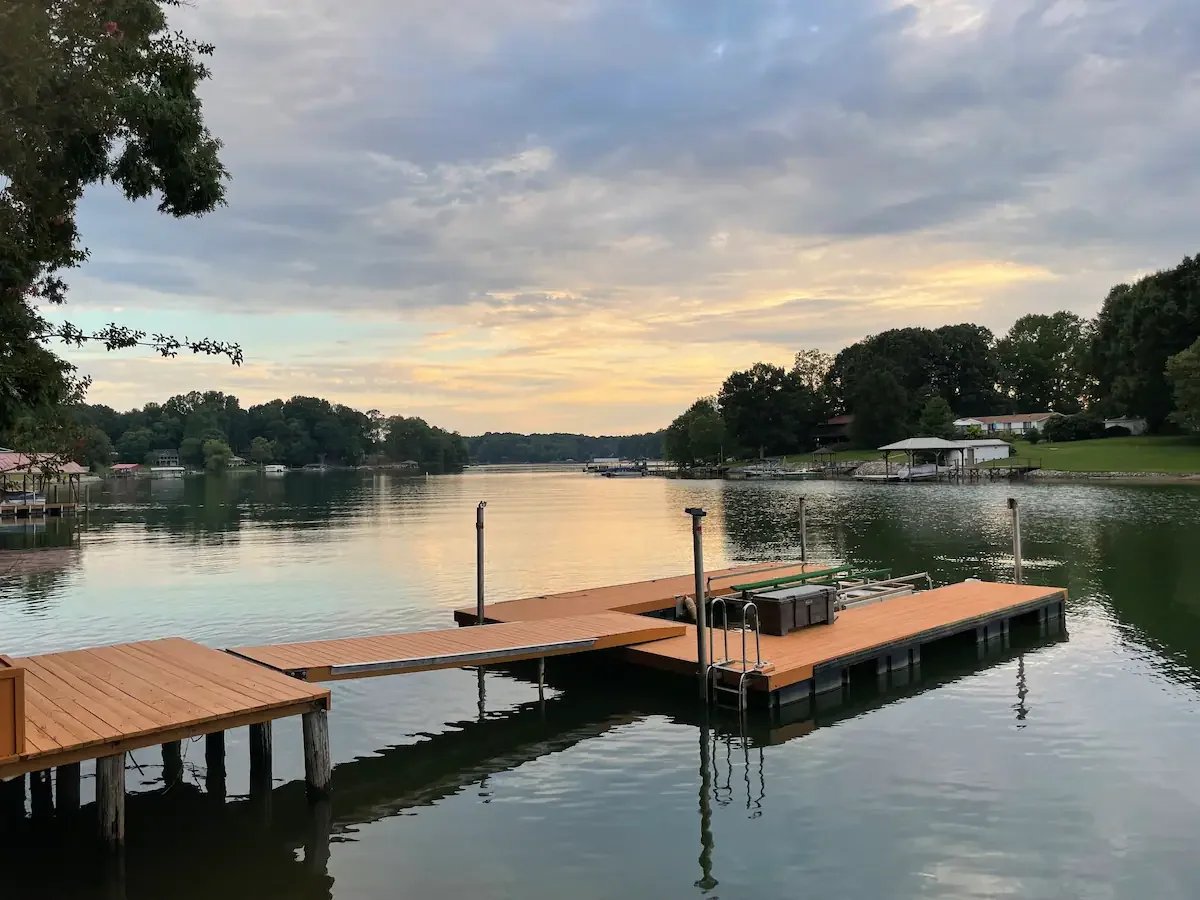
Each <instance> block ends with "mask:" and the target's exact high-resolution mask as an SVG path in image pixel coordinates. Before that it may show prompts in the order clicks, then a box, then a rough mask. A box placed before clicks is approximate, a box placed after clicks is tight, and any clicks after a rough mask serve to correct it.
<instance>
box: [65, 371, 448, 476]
mask: <svg viewBox="0 0 1200 900" xmlns="http://www.w3.org/2000/svg"><path fill="white" fill-rule="evenodd" d="M71 417H72V419H73V420H74V424H75V426H76V428H75V433H76V434H77V435H78V437H77V439H76V443H75V449H74V453H73V455H74V457H75V459H76V461H78V462H80V463H83V464H85V465H92V466H103V465H108V464H110V463H112V462H115V461H116V462H129V463H143V462H147V461H153V460H155V459H156V458H157V456H158V452H159V451H161V450H172V451H178V453H179V458H180V462H181V463H182V464H183V465H186V466H191V467H196V468H200V467H205V468H208V469H222V468H225V466H227V465H228V463H229V460H230V458H231V457H232V456H233V455H234V454H237V455H239V456H242V457H244V458H245V459H247V460H250V461H252V462H254V463H257V464H266V463H281V464H283V465H288V466H303V465H306V464H308V463H322V462H323V463H326V464H328V465H344V466H356V465H362V464H364V463H368V462H375V463H399V462H406V461H413V462H415V463H417V465H418V466H419V467H420V468H421V470H422V471H425V472H431V473H435V474H436V473H442V472H459V471H462V468H463V466H465V465H466V463H467V450H466V443H465V441H464V440H463V438H462V437H461V436H460V435H459V434H457V433H455V432H450V431H445V430H443V429H441V428H437V427H436V426H433V425H429V424H428V423H427V422H425V421H424V420H423V419H419V418H407V417H405V416H390V417H388V416H383V415H382V414H381V413H380V412H379V411H378V410H370V411H368V412H361V411H359V410H357V409H353V408H351V407H349V406H343V405H341V404H334V403H330V402H329V401H328V400H322V399H320V398H318V397H292V398H291V399H290V400H272V401H270V402H268V403H260V404H257V405H255V406H251V407H249V408H248V409H243V408H242V406H241V404H240V402H239V401H238V398H237V397H234V396H231V395H229V394H224V393H222V392H220V391H204V392H199V391H192V392H191V393H188V394H179V395H177V396H174V397H171V398H170V399H169V400H167V401H166V402H164V403H147V404H146V405H145V406H143V407H142V408H141V409H132V410H129V411H127V412H117V411H116V410H114V409H112V408H111V407H109V406H105V405H103V404H79V405H77V406H75V407H73V408H72V410H71Z"/></svg>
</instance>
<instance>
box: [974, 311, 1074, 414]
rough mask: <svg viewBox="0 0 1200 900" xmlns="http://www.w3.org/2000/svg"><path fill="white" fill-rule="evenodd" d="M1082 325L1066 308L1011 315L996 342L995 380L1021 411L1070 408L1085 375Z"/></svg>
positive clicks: (1054, 410) (1071, 410) (1063, 409)
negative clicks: (997, 368) (997, 377)
mask: <svg viewBox="0 0 1200 900" xmlns="http://www.w3.org/2000/svg"><path fill="white" fill-rule="evenodd" d="M1089 350H1090V335H1089V334H1088V325H1087V323H1086V322H1085V321H1084V320H1083V319H1081V318H1080V317H1079V316H1077V315H1075V314H1074V313H1070V312H1056V313H1054V314H1052V315H1039V314H1032V315H1027V316H1022V317H1021V318H1019V319H1017V321H1016V322H1015V323H1014V324H1013V326H1012V328H1011V329H1009V332H1008V334H1006V335H1005V336H1004V337H1003V338H1002V339H1001V340H1000V341H999V342H998V344H997V346H996V353H997V356H998V357H999V363H1000V380H1001V382H1002V384H1003V385H1004V390H1005V393H1006V395H1007V396H1008V398H1009V400H1010V401H1011V405H1012V406H1014V407H1015V408H1016V409H1017V410H1019V411H1021V412H1044V411H1050V412H1058V413H1064V414H1067V413H1075V412H1079V410H1080V409H1082V405H1083V401H1084V398H1085V396H1086V394H1087V393H1088V389H1089V387H1090V383H1091V376H1090V373H1089V371H1088V353H1089Z"/></svg>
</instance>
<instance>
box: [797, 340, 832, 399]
mask: <svg viewBox="0 0 1200 900" xmlns="http://www.w3.org/2000/svg"><path fill="white" fill-rule="evenodd" d="M831 368H833V357H832V356H830V355H829V354H828V353H826V352H825V351H823V350H801V351H800V352H799V353H797V354H796V361H795V363H793V364H792V373H793V374H795V376H796V377H797V378H798V379H799V380H800V383H801V384H802V385H804V386H805V387H806V388H808V389H809V390H810V391H812V392H813V393H814V394H815V393H817V392H819V391H821V390H822V389H823V387H824V385H825V378H826V376H827V375H828V374H829V370H830V369H831Z"/></svg>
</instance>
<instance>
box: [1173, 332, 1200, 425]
mask: <svg viewBox="0 0 1200 900" xmlns="http://www.w3.org/2000/svg"><path fill="white" fill-rule="evenodd" d="M1167 380H1168V381H1169V382H1170V383H1171V388H1172V390H1173V391H1174V395H1175V412H1174V413H1172V418H1173V419H1174V420H1175V422H1176V423H1177V424H1178V425H1179V426H1180V427H1181V428H1184V429H1186V430H1188V431H1200V338H1197V339H1196V340H1195V342H1194V343H1193V344H1192V345H1191V346H1190V347H1188V348H1187V349H1186V350H1181V351H1180V352H1179V353H1176V354H1175V355H1174V356H1172V357H1171V358H1170V359H1168V360H1167Z"/></svg>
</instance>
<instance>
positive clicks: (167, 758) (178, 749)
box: [162, 741, 183, 787]
mask: <svg viewBox="0 0 1200 900" xmlns="http://www.w3.org/2000/svg"><path fill="white" fill-rule="evenodd" d="M162 761H163V785H165V786H166V787H171V786H172V785H174V784H177V783H179V782H180V781H182V780H183V743H182V742H181V741H168V742H167V743H165V744H163V745H162Z"/></svg>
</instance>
